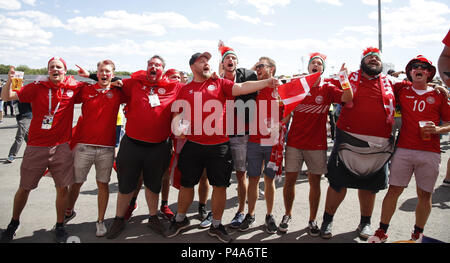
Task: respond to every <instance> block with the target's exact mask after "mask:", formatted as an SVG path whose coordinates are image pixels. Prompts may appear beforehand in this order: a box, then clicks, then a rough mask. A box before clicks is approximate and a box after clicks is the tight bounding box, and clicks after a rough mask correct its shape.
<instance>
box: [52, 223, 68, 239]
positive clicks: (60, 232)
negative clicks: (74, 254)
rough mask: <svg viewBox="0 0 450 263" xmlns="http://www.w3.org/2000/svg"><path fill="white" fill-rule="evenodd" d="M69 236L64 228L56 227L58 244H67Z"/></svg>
mask: <svg viewBox="0 0 450 263" xmlns="http://www.w3.org/2000/svg"><path fill="white" fill-rule="evenodd" d="M67 236H68V234H67V232H66V228H65V227H64V226H57V227H55V238H56V243H66V241H67Z"/></svg>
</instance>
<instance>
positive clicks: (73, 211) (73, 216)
mask: <svg viewBox="0 0 450 263" xmlns="http://www.w3.org/2000/svg"><path fill="white" fill-rule="evenodd" d="M76 215H77V213H76V212H75V210H72V213H71V214H70V215H66V214H65V215H64V225H65V224H67V223H69V221H70V220H72V219H74V218H75V216H76Z"/></svg>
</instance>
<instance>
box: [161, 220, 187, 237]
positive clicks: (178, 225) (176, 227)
mask: <svg viewBox="0 0 450 263" xmlns="http://www.w3.org/2000/svg"><path fill="white" fill-rule="evenodd" d="M190 224H191V222H190V221H189V219H188V218H187V217H185V218H184V220H183V221H181V222H177V221H175V217H173V218H172V220H171V223H170V227H169V229H168V230H167V232H166V237H169V238H170V237H174V236H176V235H178V234H179V233H180V232H181V231H182V230H183V229H186V228H187V227H188V226H189V225H190Z"/></svg>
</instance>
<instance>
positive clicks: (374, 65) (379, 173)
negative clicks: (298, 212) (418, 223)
mask: <svg viewBox="0 0 450 263" xmlns="http://www.w3.org/2000/svg"><path fill="white" fill-rule="evenodd" d="M382 70H383V66H382V62H381V52H380V51H379V50H378V49H377V48H367V49H365V50H364V52H363V55H362V59H361V67H360V70H358V71H357V72H353V73H351V74H350V76H349V81H350V84H351V87H352V89H353V94H354V96H353V101H352V102H349V103H345V105H344V106H343V107H342V110H341V115H340V116H339V120H338V122H337V130H336V142H335V145H334V148H333V151H332V153H331V155H330V158H329V160H328V166H327V168H328V173H327V174H326V177H327V178H328V181H329V183H330V185H329V187H328V191H327V197H326V203H325V212H324V216H323V222H322V226H321V229H320V236H321V237H322V238H325V239H328V238H331V237H332V233H331V227H332V222H333V216H334V214H335V213H336V210H337V209H338V207H339V205H340V204H341V202H342V201H343V200H344V198H345V195H346V193H347V188H354V189H358V197H359V204H360V211H361V220H360V224H359V226H358V228H357V229H356V231H357V233H358V234H359V236H360V238H363V239H367V238H368V237H369V236H371V234H372V230H371V228H370V220H371V216H372V212H373V208H374V204H375V195H376V193H377V192H378V191H379V190H382V189H385V188H386V187H387V162H388V161H389V159H390V157H391V156H392V153H393V150H394V144H393V141H394V140H393V138H392V137H391V131H392V125H393V123H394V111H395V108H394V106H395V97H394V93H393V91H392V86H391V84H390V82H389V80H388V79H387V78H386V77H385V76H384V75H383V74H381V72H382Z"/></svg>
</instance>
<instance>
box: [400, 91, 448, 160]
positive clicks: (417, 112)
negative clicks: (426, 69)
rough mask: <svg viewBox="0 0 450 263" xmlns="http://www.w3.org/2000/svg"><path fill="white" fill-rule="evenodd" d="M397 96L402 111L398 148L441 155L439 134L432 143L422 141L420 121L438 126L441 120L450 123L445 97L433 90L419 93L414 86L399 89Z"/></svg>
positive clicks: (432, 139) (433, 135)
mask: <svg viewBox="0 0 450 263" xmlns="http://www.w3.org/2000/svg"><path fill="white" fill-rule="evenodd" d="M396 95H397V96H396V97H397V103H398V104H400V107H401V111H402V127H401V129H400V138H399V142H398V147H401V148H407V149H412V150H421V151H430V152H436V153H440V152H441V150H440V139H439V134H432V135H431V140H430V141H424V140H422V138H421V136H420V128H419V121H432V122H434V124H435V125H436V126H438V125H439V122H440V120H442V121H450V105H449V101H448V100H447V98H446V97H445V95H443V94H437V93H436V92H435V91H434V90H433V89H431V88H430V89H428V90H427V91H418V90H415V89H413V88H412V86H409V87H405V88H402V89H399V90H398V91H397V92H396Z"/></svg>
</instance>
